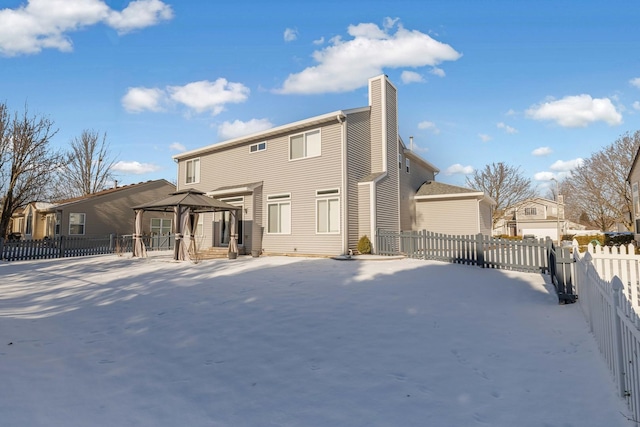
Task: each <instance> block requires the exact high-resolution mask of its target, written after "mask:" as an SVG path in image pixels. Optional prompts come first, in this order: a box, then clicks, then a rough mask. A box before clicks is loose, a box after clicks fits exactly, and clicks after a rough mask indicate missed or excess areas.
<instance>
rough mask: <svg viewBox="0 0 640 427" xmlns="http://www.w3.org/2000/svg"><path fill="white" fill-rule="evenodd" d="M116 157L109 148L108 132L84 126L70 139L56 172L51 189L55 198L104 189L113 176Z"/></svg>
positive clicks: (83, 194) (64, 197)
mask: <svg viewBox="0 0 640 427" xmlns="http://www.w3.org/2000/svg"><path fill="white" fill-rule="evenodd" d="M114 164H115V159H114V158H113V157H112V156H111V154H110V151H109V144H107V134H106V133H105V134H103V135H102V138H100V134H99V133H98V132H96V131H93V130H83V131H82V134H81V135H80V136H79V137H75V138H73V139H72V140H71V144H70V151H69V153H68V154H67V161H66V162H65V165H64V166H63V167H62V168H61V169H60V171H59V173H58V181H59V183H60V185H57V186H56V190H55V191H54V198H55V199H66V198H71V197H78V196H86V195H87V194H92V193H96V192H98V191H101V190H104V189H105V188H106V187H107V184H108V183H109V181H111V180H113V173H112V171H113V165H114Z"/></svg>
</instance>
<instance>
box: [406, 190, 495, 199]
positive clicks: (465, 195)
mask: <svg viewBox="0 0 640 427" xmlns="http://www.w3.org/2000/svg"><path fill="white" fill-rule="evenodd" d="M485 197H486V196H485V194H484V193H483V192H474V193H453V194H432V195H429V196H414V197H413V198H414V200H437V199H476V200H482V199H484V198H485Z"/></svg>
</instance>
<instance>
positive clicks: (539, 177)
mask: <svg viewBox="0 0 640 427" xmlns="http://www.w3.org/2000/svg"><path fill="white" fill-rule="evenodd" d="M533 179H535V180H536V181H551V180H552V179H557V178H556V174H555V173H553V172H547V171H545V172H538V173H536V174H534V175H533Z"/></svg>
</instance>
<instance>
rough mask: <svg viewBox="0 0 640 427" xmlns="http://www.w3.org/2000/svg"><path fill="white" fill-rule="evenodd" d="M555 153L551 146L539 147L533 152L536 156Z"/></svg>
mask: <svg viewBox="0 0 640 427" xmlns="http://www.w3.org/2000/svg"><path fill="white" fill-rule="evenodd" d="M551 153H553V150H552V149H551V148H549V147H538V148H536V149H535V150H533V151H532V152H531V154H533V155H534V156H548V155H549V154H551Z"/></svg>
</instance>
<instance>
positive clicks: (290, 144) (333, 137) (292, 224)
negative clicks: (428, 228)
mask: <svg viewBox="0 0 640 427" xmlns="http://www.w3.org/2000/svg"><path fill="white" fill-rule="evenodd" d="M174 160H176V161H177V163H178V177H177V183H178V184H177V189H178V190H184V189H187V188H194V189H196V190H199V191H203V192H205V193H206V194H207V195H209V196H211V197H215V198H217V199H219V200H222V201H224V202H226V203H229V204H232V205H235V206H239V207H241V208H242V209H241V210H240V211H239V212H240V214H239V223H238V226H237V230H238V245H239V247H240V250H241V252H244V253H249V252H250V251H252V250H254V251H255V250H259V251H264V252H266V253H272V254H327V255H337V254H345V253H348V251H349V250H352V249H355V248H356V246H357V242H358V240H359V239H360V238H361V237H362V236H365V235H366V236H368V237H369V238H370V239H371V240H372V242H374V245H375V239H374V236H375V234H376V230H377V229H378V228H382V229H386V230H395V231H399V230H402V229H405V230H408V229H412V228H413V227H414V226H415V224H416V213H415V204H416V192H417V190H418V189H419V188H420V186H421V185H422V183H424V182H425V181H432V180H433V179H434V178H435V175H436V173H437V172H438V169H437V168H436V167H435V166H433V165H432V164H431V163H429V162H427V161H426V160H424V159H422V158H421V157H420V156H419V155H418V154H416V153H415V152H414V151H412V150H411V147H409V148H408V147H407V146H406V145H405V144H404V142H403V141H402V139H401V138H400V136H399V134H398V100H397V89H396V87H395V86H394V85H393V84H392V83H391V82H390V81H389V79H388V78H387V76H385V75H381V76H377V77H374V78H371V79H369V105H367V106H365V107H361V108H354V109H348V110H337V111H333V112H330V113H327V114H323V115H320V116H315V117H311V118H308V119H305V120H301V121H297V122H294V123H290V124H287V125H284V126H279V127H275V128H272V129H269V130H266V131H263V132H260V133H256V134H252V135H248V136H245V137H240V138H236V139H232V140H228V141H225V142H221V143H217V144H214V145H209V146H206V147H202V148H199V149H195V150H191V151H188V152H184V153H181V154H179V155H176V156H174ZM202 217H203V219H202V226H203V234H204V236H205V237H204V240H205V241H206V242H210V245H211V246H213V247H216V246H227V245H228V243H229V238H230V236H229V233H230V229H231V227H230V224H229V221H230V215H229V213H228V212H218V213H207V214H204V215H202ZM374 250H375V247H374Z"/></svg>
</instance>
